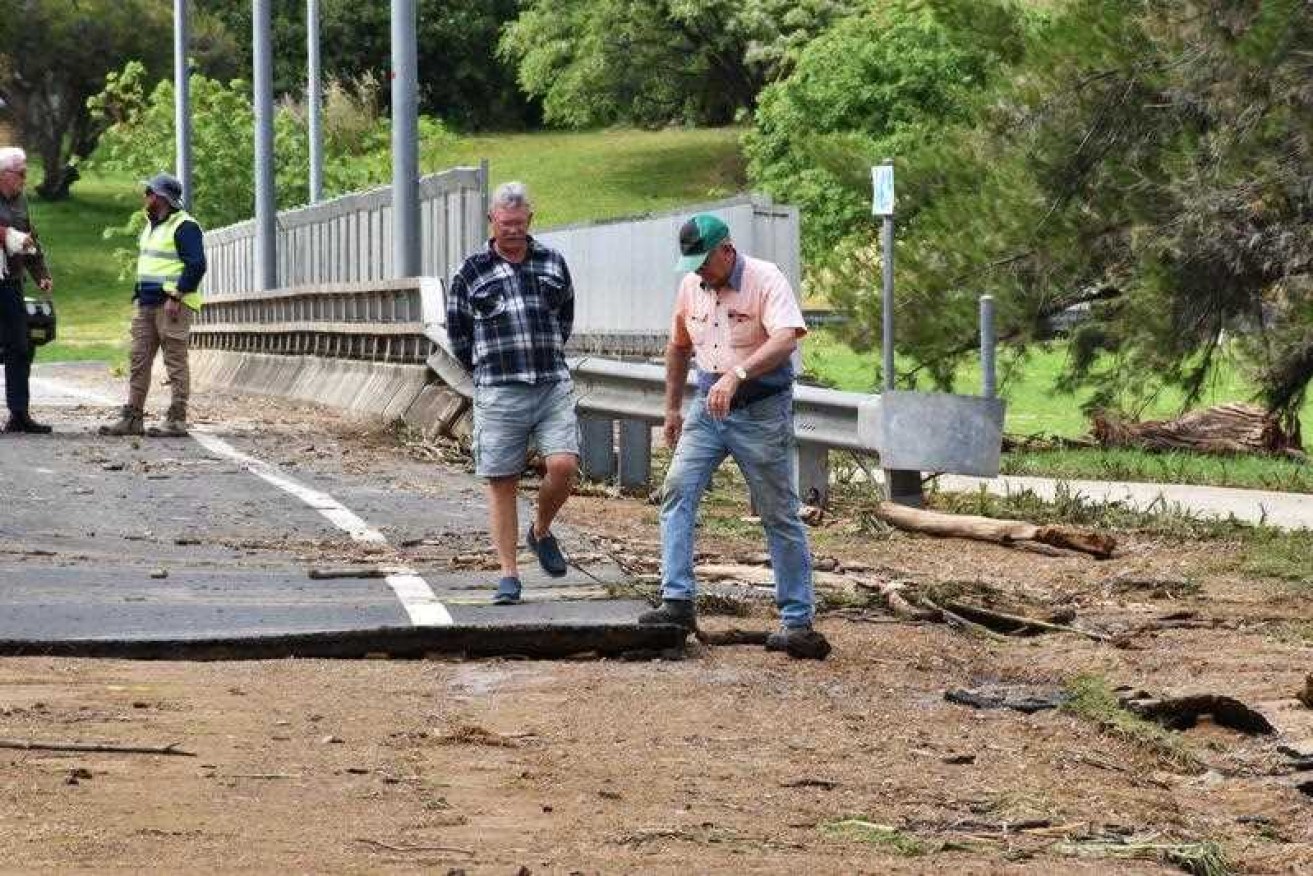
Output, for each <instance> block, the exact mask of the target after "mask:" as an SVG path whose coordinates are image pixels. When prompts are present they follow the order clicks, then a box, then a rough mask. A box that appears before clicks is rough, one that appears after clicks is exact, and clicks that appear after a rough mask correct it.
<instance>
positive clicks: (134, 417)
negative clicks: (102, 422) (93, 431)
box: [99, 405, 146, 435]
mask: <svg viewBox="0 0 1313 876" xmlns="http://www.w3.org/2000/svg"><path fill="white" fill-rule="evenodd" d="M145 431H146V430H145V429H143V428H142V422H141V411H140V410H138V409H137V408H134V407H132V406H131V405H124V406H123V410H122V411H121V412H120V414H119V418H118V419H117V420H115V421H114V422H113V423H110V424H109V425H106V426H101V427H100V429H99V432H100V434H101V435H142V434H144V433H145Z"/></svg>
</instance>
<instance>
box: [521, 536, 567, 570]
mask: <svg viewBox="0 0 1313 876" xmlns="http://www.w3.org/2000/svg"><path fill="white" fill-rule="evenodd" d="M524 540H525V541H526V542H528V543H529V550H531V551H533V552H534V553H535V554H537V556H538V565H540V566H542V567H543V571H544V572H546V573H547V574H548V575H551V576H552V577H553V578H560V577H562V576H564V575H565V571H566V565H565V556H564V555H563V554H562V553H561V545H560V544H559V543H558V542H557V541H556V536H554V535H552V534H551V533H550V532H548V533H547V534H546V535H544V536H543V537H542V538H534V536H533V524H532V523H530V524H529V532H528V533H527V534H526V535H525V536H524Z"/></svg>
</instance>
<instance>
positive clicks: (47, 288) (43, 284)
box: [36, 277, 55, 295]
mask: <svg viewBox="0 0 1313 876" xmlns="http://www.w3.org/2000/svg"><path fill="white" fill-rule="evenodd" d="M36 287H37V288H38V289H40V290H41V291H42V292H45V293H46V294H47V295H49V294H50V292H51V290H53V289H54V288H55V281H54V280H52V279H50V278H49V277H43V278H42V279H40V280H37V281H36Z"/></svg>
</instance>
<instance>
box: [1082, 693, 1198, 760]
mask: <svg viewBox="0 0 1313 876" xmlns="http://www.w3.org/2000/svg"><path fill="white" fill-rule="evenodd" d="M1067 693H1068V694H1070V696H1071V698H1070V699H1069V700H1067V702H1066V703H1064V704H1063V706H1062V709H1063V711H1065V712H1070V713H1071V714H1073V715H1076V716H1078V717H1080V718H1083V719H1085V720H1087V721H1091V722H1093V723H1095V724H1098V725H1099V727H1101V728H1102V729H1103V730H1104V731H1105V732H1108V733H1111V734H1112V735H1114V736H1117V737H1119V738H1121V739H1124V740H1126V741H1127V742H1130V743H1132V744H1133V745H1135V746H1137V747H1139V748H1142V749H1144V750H1146V751H1148V752H1150V753H1152V754H1153V755H1155V756H1156V757H1159V758H1161V759H1163V760H1165V761H1167V762H1168V763H1170V764H1171V765H1172V766H1174V767H1177V768H1179V769H1184V770H1186V771H1189V772H1199V771H1201V770H1202V765H1201V764H1200V762H1199V759H1198V758H1197V757H1195V755H1194V754H1193V753H1192V752H1191V751H1190V749H1189V748H1188V747H1187V746H1186V744H1185V742H1184V740H1183V739H1182V738H1181V736H1180V735H1179V734H1176V733H1173V732H1172V731H1170V730H1166V729H1164V728H1163V727H1160V726H1159V725H1157V724H1155V723H1154V722H1152V721H1147V720H1145V719H1144V718H1141V717H1139V716H1138V715H1134V714H1132V713H1131V712H1129V711H1127V710H1126V709H1124V708H1122V706H1121V703H1119V702H1118V701H1117V696H1116V694H1114V693H1113V690H1112V687H1111V686H1110V685H1109V684H1108V682H1107V681H1106V680H1105V679H1103V678H1102V677H1100V676H1097V675H1082V676H1079V677H1077V678H1075V679H1073V680H1072V681H1071V683H1069V684H1068V685H1067Z"/></svg>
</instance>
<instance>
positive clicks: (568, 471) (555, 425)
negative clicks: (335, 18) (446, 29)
mask: <svg viewBox="0 0 1313 876" xmlns="http://www.w3.org/2000/svg"><path fill="white" fill-rule="evenodd" d="M488 219H489V221H490V222H491V225H492V238H491V239H490V240H489V241H488V245H487V247H486V248H484V249H482V250H480V251H479V252H476V253H474V254H473V255H471V256H470V257H469V258H467V259H466V260H465V263H464V264H462V265H461V267H460V270H459V271H457V272H456V275H455V276H454V277H452V279H451V287H450V289H449V290H448V293H447V337H448V339H449V340H450V342H451V349H452V353H453V354H454V355H455V356H456V358H457V359H458V360H459V361H460V363H461V364H462V365H463V366H464V367H465V369H466V370H467V371H469V372H470V373H471V374H472V375H473V377H474V436H473V442H472V443H473V451H474V471H475V473H476V474H477V475H479V476H480V477H483V478H487V480H488V507H489V518H490V519H489V525H490V528H491V529H492V541H493V545H494V546H495V547H496V549H497V559H498V562H499V563H500V564H501V580H500V581H499V582H498V584H497V594H496V596H494V597H493V602H494V603H495V604H497V605H514V604H516V603H518V602H519V601H520V591H521V584H520V572H519V567H518V565H517V559H516V537H517V534H518V532H519V520H518V515H517V513H516V506H515V500H516V491H517V488H518V486H519V479H520V473H521V472H522V471H523V470H524V463H525V459H526V457H527V455H528V450H529V441H530V439H533V442H534V444H535V446H536V447H537V448H538V453H539V454H541V455H542V457H543V459H544V460H546V464H547V474H546V475H545V476H544V478H543V481H542V486H541V487H540V488H539V491H538V507H537V509H536V512H535V515H534V520H533V522H532V523H530V524H529V527H528V531H527V533H526V534H525V540H526V542H527V543H528V545H529V548H530V550H532V551H533V552H534V554H536V555H537V557H538V562H539V564H540V565H541V566H542V567H543V571H545V572H546V573H547V574H549V575H551V576H553V577H560V576H562V575H564V574H565V572H566V562H565V557H564V556H563V555H562V554H561V547H560V545H559V544H558V543H557V541H556V537H555V536H553V535H552V533H551V525H552V520H553V518H555V517H556V513H557V512H558V511H559V510H560V509H561V506H562V505H564V504H565V500H566V499H568V498H569V496H570V492H571V490H572V489H573V488H574V478H575V472H576V470H577V469H578V465H579V436H578V424H577V422H576V420H575V414H574V399H573V398H572V396H571V392H572V390H573V384H572V383H571V381H570V371H569V369H568V368H567V367H566V364H565V342H566V341H567V340H568V339H569V337H570V330H571V328H572V327H573V323H574V287H573V286H572V285H571V283H570V269H569V268H568V267H567V266H566V264H565V259H563V258H562V257H561V254H560V253H558V252H556V251H555V250H552V249H549V248H548V247H546V246H543V245H542V244H541V243H539V242H538V241H536V240H534V239H533V237H532V236H531V235H530V234H529V223H530V222H531V221H532V220H533V206H532V204H531V202H530V200H529V193H528V190H526V189H525V187H524V185H523V184H522V183H518V182H509V183H505V184H503V185H501V186H498V188H497V190H496V192H494V193H493V197H492V207H491V209H490V210H489V213H488Z"/></svg>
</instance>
